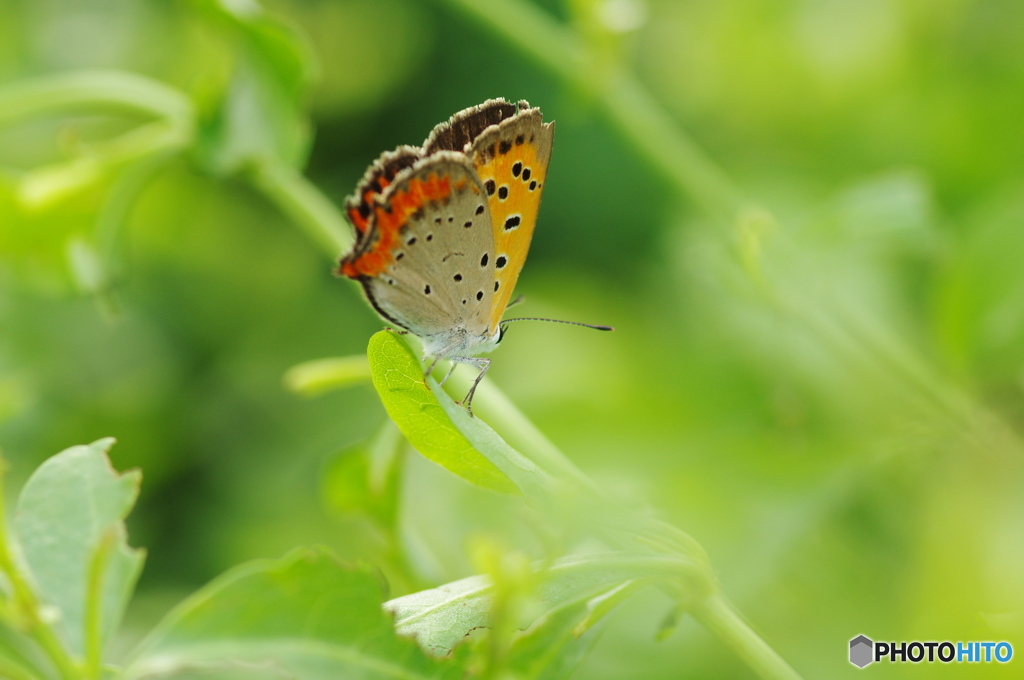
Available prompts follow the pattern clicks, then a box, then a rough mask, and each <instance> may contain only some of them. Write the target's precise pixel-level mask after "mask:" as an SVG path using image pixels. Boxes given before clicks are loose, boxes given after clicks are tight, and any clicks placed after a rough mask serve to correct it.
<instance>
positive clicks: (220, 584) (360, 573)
mask: <svg viewBox="0 0 1024 680" xmlns="http://www.w3.org/2000/svg"><path fill="white" fill-rule="evenodd" d="M380 601H381V587H380V582H379V581H378V580H377V578H376V576H375V575H374V574H372V573H371V572H370V571H369V570H366V569H354V568H347V567H345V566H343V565H342V564H340V563H339V562H338V561H337V560H335V559H334V557H332V556H331V555H330V554H329V553H327V551H326V550H324V549H301V550H296V551H294V552H292V553H290V554H289V555H287V556H285V557H284V558H282V559H280V560H261V561H257V562H252V563H249V564H245V565H242V566H240V567H236V568H235V569H232V570H231V571H229V572H227V573H226V574H224V575H223V576H221V577H219V578H217V579H216V580H214V581H213V582H212V583H210V584H209V585H207V586H206V587H204V588H202V589H201V590H199V591H198V592H197V593H195V594H194V595H192V596H191V597H189V598H188V599H187V600H185V601H184V602H183V603H182V604H180V605H179V606H178V607H177V608H175V610H174V611H172V612H171V613H170V614H169V615H168V616H167V618H166V619H165V620H164V621H163V622H162V623H160V625H159V626H158V627H157V628H156V630H154V631H153V633H152V634H150V636H149V637H148V638H147V639H146V640H144V641H143V642H142V644H141V645H140V647H139V649H138V650H137V651H136V652H135V653H134V654H133V655H132V658H131V660H130V662H129V664H128V666H127V668H126V670H125V674H124V677H125V678H128V679H131V678H142V677H149V676H152V675H165V674H166V675H170V674H174V673H178V672H182V671H186V670H189V669H204V670H212V671H216V670H217V669H231V668H240V667H245V666H252V665H259V666H261V667H267V668H270V669H276V671H277V674H278V675H280V676H282V677H296V678H303V680H321V679H323V680H328V679H329V680H335V679H336V678H358V679H361V680H382V679H385V678H401V679H407V680H419V679H426V678H439V677H451V676H452V674H454V676H455V677H458V673H459V672H461V671H458V669H457V668H454V667H453V665H452V664H445V663H441V662H438V661H435V660H433V659H430V658H429V657H427V656H426V655H425V654H423V652H422V651H420V649H419V648H418V647H417V646H416V645H415V643H413V642H412V641H411V640H406V639H403V638H401V637H399V636H397V635H396V633H395V630H394V627H393V626H392V622H391V620H390V619H389V617H388V616H387V615H386V614H385V613H384V611H383V610H382V609H381V606H380Z"/></svg>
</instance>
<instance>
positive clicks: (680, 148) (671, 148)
mask: <svg viewBox="0 0 1024 680" xmlns="http://www.w3.org/2000/svg"><path fill="white" fill-rule="evenodd" d="M443 1H444V2H445V3H446V4H448V5H450V6H451V7H453V8H455V9H456V10H458V11H459V12H460V13H462V14H464V15H465V16H467V17H469V18H470V19H472V20H473V21H476V22H477V23H480V24H483V25H484V26H486V27H487V28H488V29H490V30H491V31H492V32H494V33H496V34H497V35H500V36H501V37H502V38H503V39H504V40H505V41H507V42H508V43H510V44H512V45H515V47H516V48H517V49H518V50H519V51H520V52H521V53H522V54H523V55H525V56H526V57H528V58H530V59H531V60H532V61H534V62H535V63H537V64H538V65H539V66H541V67H542V68H544V69H545V70H547V71H548V72H549V73H551V74H552V75H553V76H555V77H557V78H559V79H561V80H563V81H565V82H566V84H567V85H568V86H569V88H570V89H574V90H577V91H580V92H582V93H584V95H585V96H589V97H590V98H592V99H593V100H594V101H596V102H597V103H599V104H600V105H601V107H602V109H603V111H604V113H605V115H606V116H607V118H608V120H609V122H610V123H611V124H612V126H613V127H614V128H615V129H616V130H618V131H619V133H620V134H621V135H622V136H623V137H624V138H625V139H626V140H627V141H628V142H630V143H631V144H632V145H633V147H634V148H635V149H636V150H637V151H638V152H639V153H640V155H641V156H643V157H644V158H645V159H646V160H647V162H648V163H650V164H651V167H653V168H654V169H655V170H657V171H658V172H659V173H660V174H661V175H662V176H663V177H664V178H665V179H666V180H668V181H669V182H671V183H672V184H673V185H675V186H676V187H678V188H679V189H680V190H681V191H682V192H685V193H687V194H689V195H690V197H691V198H692V200H694V201H695V202H696V203H697V204H698V205H700V206H701V207H702V208H703V209H704V210H705V211H706V212H707V213H708V214H709V215H711V216H712V217H713V218H715V219H716V220H717V221H718V222H720V223H722V224H727V225H731V224H732V223H733V222H734V221H735V220H736V217H737V215H738V214H739V212H740V210H741V208H742V207H743V206H744V205H745V203H746V201H745V200H744V199H743V197H742V195H741V193H740V191H739V190H738V189H737V188H736V186H735V185H734V184H733V183H732V181H731V180H730V179H729V178H728V177H727V176H726V174H725V173H723V172H722V170H721V169H720V168H719V167H718V166H717V165H716V164H715V163H714V162H713V161H712V160H711V159H710V158H709V157H708V156H707V154H705V153H704V152H703V151H702V150H701V149H700V147H699V146H697V144H696V143H695V142H694V141H693V140H692V139H691V138H690V137H689V136H688V135H687V134H686V133H685V132H684V131H683V130H682V129H681V128H680V127H679V125H678V124H677V123H676V122H675V121H674V120H672V118H671V116H669V115H668V114H667V113H666V112H665V111H664V109H663V108H662V107H660V106H659V105H658V104H657V102H656V101H655V100H654V98H653V97H652V96H651V94H650V92H648V91H647V90H646V89H645V88H644V87H643V86H642V85H641V84H640V83H639V82H638V81H637V80H636V78H635V77H634V76H633V75H632V74H630V73H628V72H627V71H625V70H622V69H614V68H613V69H611V70H609V69H607V68H598V67H597V66H602V64H603V62H600V63H599V62H598V61H597V57H595V56H594V55H591V54H590V53H588V50H587V48H586V47H585V46H584V45H583V44H582V43H581V42H580V40H579V39H578V38H577V37H576V35H575V34H574V33H573V32H572V31H571V30H569V29H567V28H565V27H562V26H560V25H559V24H558V23H557V22H556V21H555V20H554V19H552V18H551V17H550V16H549V15H547V14H546V13H545V12H543V11H542V10H540V9H538V8H537V7H535V6H534V5H533V4H532V3H529V2H515V1H512V0H490V2H486V3H482V2H478V0H443ZM601 74H607V75H601Z"/></svg>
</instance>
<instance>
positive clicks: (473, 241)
mask: <svg viewBox="0 0 1024 680" xmlns="http://www.w3.org/2000/svg"><path fill="white" fill-rule="evenodd" d="M553 134H554V124H553V123H545V122H544V120H543V117H542V116H541V113H540V110H539V109H536V108H530V106H529V104H527V103H526V102H525V101H520V102H518V103H515V104H512V103H509V102H506V101H504V100H502V99H492V100H488V101H486V102H484V103H483V104H481V105H480V106H476V107H472V108H470V109H466V110H464V111H462V112H460V113H458V114H456V115H454V116H452V118H451V119H450V120H449V121H448V122H447V123H442V124H441V125H438V126H437V127H435V128H434V130H433V131H432V132H431V133H430V136H429V137H428V138H427V140H426V142H424V144H423V146H422V147H421V148H419V149H417V148H415V147H409V146H406V147H399V148H398V149H396V150H395V151H391V152H388V153H385V154H384V155H382V156H381V157H380V158H379V159H378V160H377V161H376V162H375V163H374V164H373V165H371V166H370V168H369V170H367V172H366V174H365V176H364V177H363V179H362V181H361V182H360V184H359V185H358V187H357V189H356V193H355V194H354V195H353V196H352V197H351V198H350V199H349V200H348V202H347V203H346V208H347V210H346V213H347V215H348V217H349V220H350V221H351V222H352V225H353V227H354V228H355V230H356V243H355V246H354V247H353V249H352V251H351V252H350V253H348V254H347V255H345V257H343V258H342V260H341V264H340V267H339V273H340V274H342V275H343V276H347V277H349V278H353V279H356V280H358V281H359V282H360V283H361V284H362V286H363V290H364V291H365V293H366V296H367V298H368V299H369V301H370V303H371V304H372V305H373V307H374V308H375V309H376V310H377V311H378V312H379V313H380V314H381V316H383V317H384V318H385V319H387V320H388V321H390V322H391V323H393V324H395V325H397V326H400V327H402V328H404V329H406V330H408V331H410V332H411V333H413V334H415V335H417V336H418V337H419V338H420V339H421V340H422V342H423V349H424V354H425V355H426V356H428V357H432V358H435V359H439V358H445V359H450V360H452V361H454V362H463V363H470V364H473V365H475V366H478V367H480V368H481V373H480V376H478V378H477V382H476V383H474V386H473V387H474V389H475V387H476V384H477V383H479V380H480V377H482V376H483V373H484V372H486V369H487V366H488V364H489V362H490V360H489V359H482V358H479V357H477V356H476V355H477V354H480V353H483V352H488V351H490V350H491V349H493V348H494V347H495V346H496V345H497V343H498V341H499V340H500V338H501V317H502V315H503V314H504V313H505V309H506V308H507V307H508V303H509V300H510V299H511V295H512V291H513V289H514V287H515V284H516V281H517V279H518V278H519V273H520V271H521V270H522V268H523V263H524V262H525V261H526V255H527V252H528V251H529V247H530V240H531V238H532V236H533V229H534V226H535V224H536V221H537V212H538V209H539V207H540V197H541V191H542V188H543V186H544V181H545V179H546V177H547V169H548V161H549V159H550V155H551V144H552V137H553ZM472 394H473V390H470V394H469V395H467V399H466V402H467V405H468V402H469V401H470V400H471V399H472Z"/></svg>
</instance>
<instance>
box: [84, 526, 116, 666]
mask: <svg viewBox="0 0 1024 680" xmlns="http://www.w3.org/2000/svg"><path fill="white" fill-rule="evenodd" d="M116 545H117V532H116V531H115V530H113V529H112V530H110V531H108V532H107V533H106V534H105V535H104V536H103V538H102V539H101V541H100V544H99V546H98V549H97V550H96V552H95V553H94V554H93V556H92V559H91V560H89V573H88V577H87V579H88V582H87V589H86V600H85V675H86V677H87V678H93V679H94V680H99V679H100V678H101V677H102V674H103V575H104V573H105V572H106V568H107V562H108V560H109V558H110V554H111V552H113V550H114V548H115V547H116Z"/></svg>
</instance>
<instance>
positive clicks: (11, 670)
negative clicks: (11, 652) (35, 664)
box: [0, 657, 39, 680]
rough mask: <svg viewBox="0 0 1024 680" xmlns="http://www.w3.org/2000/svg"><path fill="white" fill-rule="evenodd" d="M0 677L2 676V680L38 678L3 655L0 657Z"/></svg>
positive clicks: (32, 679) (37, 679)
mask: <svg viewBox="0 0 1024 680" xmlns="http://www.w3.org/2000/svg"><path fill="white" fill-rule="evenodd" d="M0 678H4V680H39V677H38V676H36V675H33V674H32V672H31V671H27V670H25V669H24V668H22V667H21V666H19V665H17V664H15V663H14V662H13V661H11V660H9V659H5V658H3V657H0Z"/></svg>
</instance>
